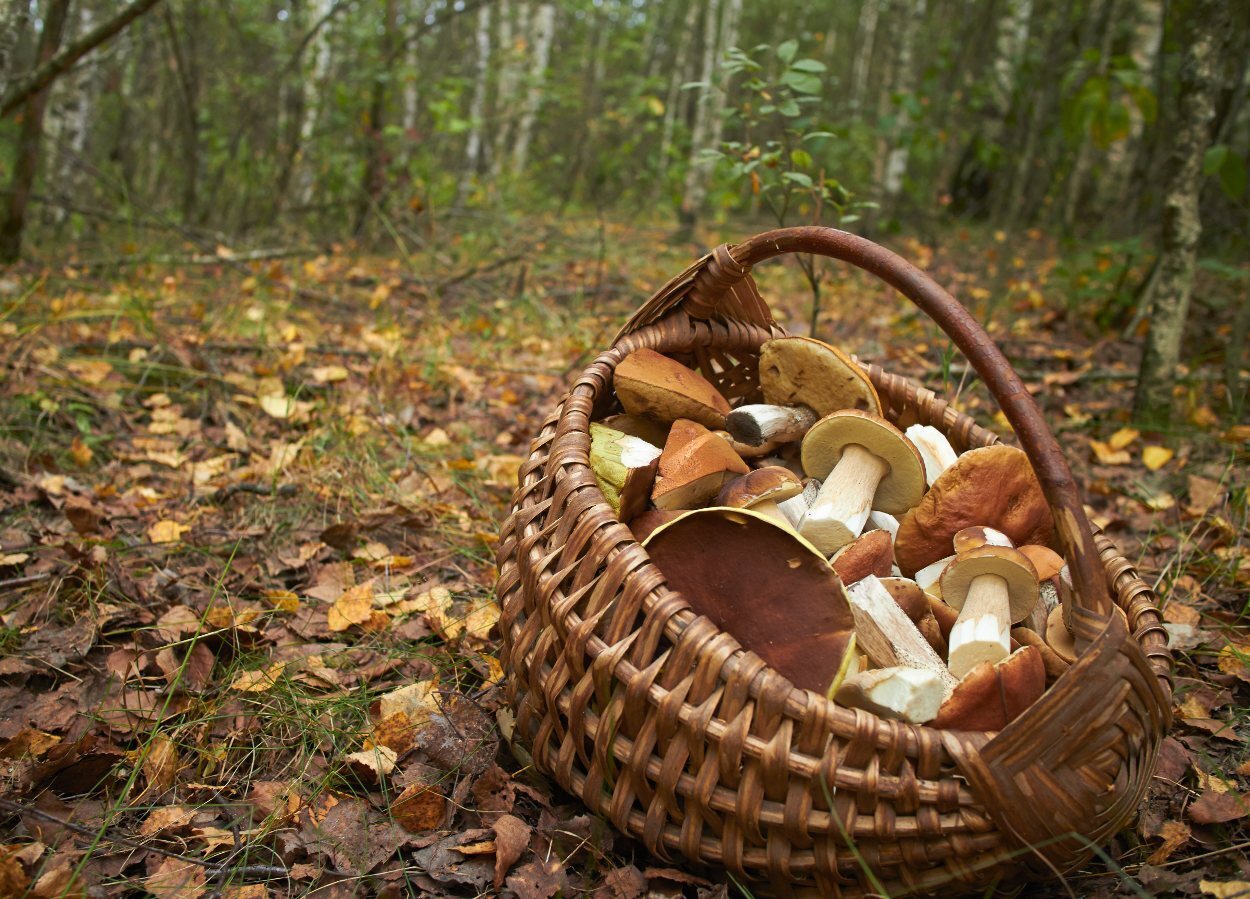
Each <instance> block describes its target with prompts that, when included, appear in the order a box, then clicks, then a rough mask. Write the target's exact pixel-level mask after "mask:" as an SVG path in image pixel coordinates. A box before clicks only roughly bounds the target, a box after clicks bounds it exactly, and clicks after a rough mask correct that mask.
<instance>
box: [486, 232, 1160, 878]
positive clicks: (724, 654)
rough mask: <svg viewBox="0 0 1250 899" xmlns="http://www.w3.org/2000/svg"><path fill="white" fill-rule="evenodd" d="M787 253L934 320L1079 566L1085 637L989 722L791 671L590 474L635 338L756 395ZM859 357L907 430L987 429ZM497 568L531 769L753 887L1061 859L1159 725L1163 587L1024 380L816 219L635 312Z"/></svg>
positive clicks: (1100, 839) (537, 468)
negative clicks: (888, 705) (1106, 512)
mask: <svg viewBox="0 0 1250 899" xmlns="http://www.w3.org/2000/svg"><path fill="white" fill-rule="evenodd" d="M790 252H804V253H819V254H822V255H826V256H830V257H833V258H836V259H840V260H844V261H846V262H849V263H851V264H853V265H856V266H858V267H860V268H862V269H865V270H866V271H868V272H871V273H873V274H874V275H876V276H877V277H879V278H881V279H882V280H884V281H885V282H887V283H889V284H890V285H892V286H893V287H895V288H896V289H897V290H899V291H900V292H902V293H903V294H904V295H906V296H907V297H908V298H909V299H911V300H912V301H913V302H914V303H915V304H916V305H917V306H918V307H919V308H920V309H921V310H923V311H924V312H925V313H927V314H928V315H929V316H930V317H932V318H933V319H934V320H935V321H936V322H937V323H938V324H939V325H940V326H941V327H942V328H943V330H945V331H946V333H947V334H948V335H950V337H951V338H952V339H953V340H954V342H955V343H956V344H957V345H958V346H959V347H960V349H961V350H962V351H963V352H964V354H965V355H966V356H967V358H968V360H969V361H970V363H971V364H972V366H973V367H974V368H975V369H976V371H977V372H978V373H979V374H980V376H981V378H982V379H983V380H984V381H985V383H986V385H987V386H988V387H989V389H990V390H991V392H992V393H993V394H994V396H995V398H996V399H997V401H998V403H999V405H1000V407H1001V408H1002V410H1003V412H1004V413H1005V414H1006V416H1007V419H1008V421H1010V422H1011V425H1012V427H1013V429H1014V430H1015V433H1016V435H1017V437H1018V439H1019V442H1020V444H1021V446H1022V447H1023V448H1024V449H1025V450H1026V452H1027V453H1028V454H1029V457H1030V459H1031V461H1032V463H1033V467H1034V470H1035V471H1036V473H1037V476H1038V479H1039V480H1040V482H1041V484H1042V487H1043V490H1044V492H1045V494H1046V496H1047V499H1048V501H1049V503H1050V506H1051V510H1052V512H1053V513H1054V517H1055V523H1056V532H1057V536H1058V540H1059V543H1060V544H1061V547H1062V549H1063V552H1064V555H1065V556H1066V558H1067V560H1068V564H1069V567H1070V569H1071V572H1072V576H1073V581H1074V584H1075V596H1076V599H1075V601H1074V604H1073V608H1072V609H1071V610H1070V611H1071V619H1072V623H1073V630H1074V632H1075V633H1076V635H1077V639H1078V645H1080V646H1081V647H1083V650H1082V653H1081V657H1080V658H1079V659H1078V661H1077V662H1076V664H1074V665H1073V666H1072V667H1071V668H1070V669H1069V671H1068V672H1067V673H1066V674H1064V675H1063V676H1062V677H1061V678H1060V679H1059V680H1058V681H1057V682H1056V683H1055V684H1054V686H1053V687H1052V688H1051V689H1050V690H1049V691H1048V692H1047V693H1046V695H1045V696H1043V697H1042V699H1041V700H1039V701H1038V702H1037V703H1036V704H1034V705H1033V706H1032V707H1031V708H1030V709H1029V710H1028V711H1027V712H1026V713H1025V714H1024V715H1022V716H1021V717H1020V718H1018V719H1017V720H1016V721H1014V722H1013V723H1012V724H1011V725H1009V726H1008V727H1007V728H1006V729H1005V730H1003V731H1001V732H999V733H974V732H962V731H961V732H955V731H939V730H934V729H932V728H927V727H919V726H912V725H907V724H901V723H898V722H895V721H887V720H883V719H881V718H878V717H876V716H874V715H871V714H869V713H866V712H863V711H859V710H854V709H845V708H839V707H837V706H835V705H833V704H832V703H830V702H828V701H827V700H826V699H825V698H824V697H822V696H818V695H816V694H814V693H811V692H808V691H805V690H800V689H797V688H795V687H794V686H793V685H792V684H791V683H790V682H789V681H788V680H786V679H785V678H784V677H782V676H781V675H779V674H777V673H776V672H775V671H773V670H771V669H770V668H768V667H767V666H766V665H765V664H764V662H763V661H762V660H761V659H760V658H759V657H758V656H756V655H754V654H753V653H751V652H748V651H745V650H743V649H742V648H741V647H740V646H739V645H738V643H737V642H736V641H735V640H734V638H733V637H732V636H730V635H729V634H727V633H724V632H722V631H718V630H717V629H716V628H715V627H714V626H713V625H712V624H711V623H710V622H709V621H708V620H707V619H706V618H703V617H701V616H697V615H695V614H694V613H693V612H692V611H691V610H690V608H689V606H688V605H687V604H686V602H685V601H684V600H683V599H682V597H681V595H680V594H678V593H675V592H673V591H671V590H669V589H667V588H666V586H665V581H664V576H663V575H662V574H661V573H660V571H659V570H658V569H657V568H656V567H655V566H654V565H652V564H651V562H650V559H649V557H648V555H647V552H646V550H644V549H643V548H642V547H641V546H640V545H639V544H638V543H637V542H636V541H635V540H634V539H633V537H632V535H631V534H630V531H629V529H628V528H627V527H625V526H624V525H622V524H621V523H620V522H619V521H618V520H617V519H616V517H615V515H614V514H613V512H612V509H611V508H610V507H609V506H608V504H607V502H606V501H605V500H604V497H603V495H602V494H601V493H600V491H599V489H598V487H597V486H596V484H595V479H594V476H593V474H592V473H591V470H590V465H589V452H590V435H589V430H588V426H589V423H590V422H591V420H593V419H596V418H598V417H600V416H602V415H604V414H606V413H608V412H609V411H610V410H612V408H613V404H614V399H613V395H612V389H611V384H612V373H613V370H614V368H615V366H616V364H617V363H618V362H620V360H621V359H622V358H623V357H624V356H626V355H627V354H628V353H630V352H631V351H633V350H635V349H637V348H639V347H651V348H653V349H656V350H658V351H661V352H664V353H667V354H670V355H673V356H675V357H677V358H682V359H684V360H686V361H688V362H691V363H692V364H695V365H697V366H698V368H699V369H700V370H701V371H702V373H703V374H704V375H705V376H706V377H708V378H709V379H710V380H712V381H713V383H715V384H716V385H717V386H718V388H719V389H720V390H721V392H722V393H723V394H724V395H725V397H726V398H728V399H729V400H730V402H731V404H738V403H742V402H747V401H750V400H752V399H753V397H754V396H756V395H757V385H756V377H757V370H756V365H757V352H758V349H759V346H760V344H761V343H763V342H764V341H765V340H767V339H769V338H771V337H775V336H780V335H782V334H783V333H784V332H783V331H782V330H781V329H780V328H779V327H778V326H777V325H776V323H775V322H774V321H773V320H772V318H771V316H770V314H769V312H768V309H767V307H766V306H765V304H764V302H763V300H762V299H761V297H760V295H759V293H758V291H757V290H756V287H755V284H754V282H753V281H752V279H751V277H750V275H749V271H750V269H751V266H752V265H754V264H756V263H759V262H761V261H763V260H765V259H768V258H770V257H772V256H777V255H780V254H783V253H790ZM868 373H869V376H870V377H871V378H872V381H873V383H874V384H875V385H876V386H877V389H878V391H879V393H880V395H881V398H882V403H883V405H884V406H885V407H886V410H887V412H886V414H887V415H888V416H889V417H890V418H891V419H892V420H893V421H894V422H895V423H897V424H899V425H900V426H905V425H907V424H911V423H914V422H920V423H923V424H930V425H934V426H936V427H938V428H940V429H941V430H943V431H944V432H945V433H946V434H947V435H948V436H949V437H950V439H951V442H952V443H953V444H954V445H955V447H956V449H957V450H963V449H966V448H969V447H974V446H983V445H986V444H990V443H995V442H997V439H998V438H996V437H995V436H994V435H993V434H992V433H990V432H989V431H986V430H984V429H983V428H980V427H978V426H977V425H976V424H975V423H974V422H973V421H972V419H970V418H968V417H967V416H966V415H963V414H961V413H959V412H956V411H955V410H954V409H952V408H951V407H950V406H949V405H948V404H947V403H946V402H944V401H943V400H941V399H939V398H938V397H937V396H936V395H934V394H933V393H931V392H930V391H927V390H924V389H922V388H920V387H918V386H916V385H915V384H913V383H911V382H910V381H907V380H905V379H903V378H901V377H898V376H896V375H892V374H888V373H886V372H883V371H882V370H881V369H880V368H878V367H876V366H869V367H868ZM499 571H500V575H499V596H500V600H501V603H502V605H503V619H502V626H503V633H504V656H503V663H504V668H505V671H506V672H507V674H508V692H509V696H510V698H511V701H512V703H513V706H514V708H515V709H516V714H517V718H516V732H515V733H516V738H517V739H519V740H521V741H522V742H523V743H524V744H526V745H527V746H528V747H529V749H530V751H531V752H532V755H533V758H534V762H535V764H536V765H537V766H538V768H539V769H541V770H542V771H544V772H546V773H547V774H549V775H550V776H552V777H553V778H554V779H555V780H556V781H558V782H559V783H560V784H561V785H562V786H563V787H564V788H565V789H567V790H569V791H570V792H571V793H573V794H574V795H576V796H578V797H580V798H581V799H582V801H584V802H585V804H586V805H587V806H589V807H590V808H591V809H592V810H593V811H594V812H596V813H598V814H600V815H603V816H604V817H606V818H608V819H609V820H611V821H612V822H613V823H614V824H615V826H616V827H618V828H619V829H620V830H622V831H624V832H626V833H628V834H630V835H631V836H634V837H636V838H638V839H640V840H641V841H642V842H643V843H644V844H645V845H646V847H647V848H648V849H649V850H650V851H651V852H652V853H654V854H655V855H657V856H659V857H661V858H663V859H667V860H673V859H676V858H678V857H680V856H684V857H685V858H686V859H687V860H689V861H690V862H694V863H699V864H705V865H711V866H719V867H722V868H724V869H726V870H727V871H728V872H729V873H730V874H731V875H732V876H733V877H735V878H736V879H738V880H739V881H741V882H743V883H744V884H748V885H749V886H750V888H751V889H752V890H753V891H756V892H759V891H761V890H762V891H764V892H773V893H779V894H793V893H804V892H808V891H812V890H816V891H819V892H820V893H821V894H822V895H831V896H859V895H863V894H865V893H877V894H880V893H886V894H890V895H899V894H902V893H908V892H917V891H934V890H939V889H942V890H944V891H949V890H951V889H952V888H954V887H956V886H958V885H963V886H965V887H969V888H975V887H984V886H986V885H988V884H991V883H994V882H995V881H998V880H1000V879H1003V878H1016V877H1028V878H1034V879H1040V878H1047V877H1054V876H1057V875H1059V874H1062V873H1064V872H1067V871H1071V870H1073V869H1074V868H1076V867H1077V866H1079V865H1080V864H1081V863H1082V862H1084V861H1086V860H1087V859H1088V858H1089V856H1090V854H1091V853H1092V851H1093V849H1094V847H1096V846H1098V845H1100V844H1103V843H1105V842H1106V841H1107V840H1108V839H1109V838H1110V837H1111V836H1112V835H1113V834H1114V833H1115V832H1116V831H1117V830H1118V829H1119V828H1120V827H1122V826H1123V825H1124V824H1125V822H1126V821H1127V820H1128V819H1129V818H1130V817H1131V816H1132V815H1133V813H1134V811H1135V810H1136V808H1137V806H1138V805H1139V803H1140V802H1141V800H1142V797H1143V795H1144V794H1145V791H1146V787H1147V785H1148V784H1149V782H1150V779H1151V776H1152V773H1153V771H1154V767H1155V762H1156V758H1157V754H1158V749H1159V744H1160V742H1161V740H1162V738H1163V735H1164V733H1165V732H1166V730H1167V728H1168V726H1169V724H1170V717H1171V702H1170V698H1171V681H1170V668H1171V657H1170V655H1169V653H1168V649H1167V638H1166V634H1165V632H1164V630H1163V627H1162V624H1161V620H1160V616H1159V613H1158V611H1157V610H1156V603H1155V598H1154V596H1153V595H1152V593H1151V591H1150V588H1149V587H1147V585H1146V584H1145V583H1144V582H1143V581H1142V580H1141V579H1140V578H1138V577H1137V574H1136V572H1135V571H1134V570H1133V568H1132V566H1131V565H1130V564H1129V563H1128V562H1127V561H1126V560H1125V559H1124V557H1123V556H1121V555H1120V554H1119V553H1118V552H1117V550H1116V548H1115V546H1114V545H1113V544H1112V543H1111V541H1110V540H1108V539H1107V538H1106V537H1105V536H1103V535H1101V534H1097V533H1094V532H1092V531H1091V528H1090V525H1089V523H1088V521H1087V519H1086V516H1085V513H1084V510H1083V507H1082V505H1081V501H1080V497H1079V493H1078V491H1077V489H1076V486H1075V484H1074V483H1073V482H1072V478H1071V474H1070V472H1069V470H1068V467H1067V464H1066V462H1065V461H1064V459H1063V455H1062V453H1061V451H1060V449H1059V447H1058V445H1057V444H1056V442H1055V439H1054V437H1053V436H1052V435H1051V433H1050V431H1049V430H1048V429H1047V427H1046V425H1045V422H1044V420H1043V418H1042V416H1041V413H1040V411H1039V410H1038V408H1037V406H1036V405H1035V404H1034V402H1033V400H1032V398H1031V397H1030V396H1029V393H1028V391H1027V390H1026V389H1025V387H1024V385H1023V383H1022V382H1021V381H1020V379H1019V377H1018V376H1017V375H1016V374H1015V372H1014V371H1013V370H1012V369H1011V367H1010V365H1009V364H1008V362H1007V360H1006V359H1005V358H1004V357H1003V356H1002V354H1001V353H1000V352H999V350H998V348H997V347H996V346H995V345H994V344H993V343H992V342H991V340H990V339H989V337H988V336H987V335H986V333H985V332H984V331H983V330H982V329H981V328H980V326H979V325H977V323H976V322H975V321H974V320H973V319H972V317H971V316H970V315H969V314H968V313H967V311H966V310H964V309H963V307H962V306H960V305H959V304H958V303H957V302H956V301H955V300H954V299H953V298H952V297H951V296H950V295H949V294H947V293H946V292H945V291H944V290H942V288H940V287H939V286H938V285H937V284H936V283H935V282H934V281H932V280H931V279H930V278H929V277H928V276H926V275H925V274H923V273H922V272H921V271H920V270H919V269H917V268H915V267H914V266H912V265H910V264H908V263H907V262H905V261H904V260H902V259H901V258H899V257H898V256H896V255H894V254H893V253H890V252H889V251H887V250H885V249H883V248H881V247H879V246H877V245H875V244H873V243H871V242H869V241H866V240H864V239H862V238H858V237H855V236H854V235H851V234H847V233H844V232H840V231H835V230H832V229H829V228H815V227H811V228H791V229H784V230H780V231H773V232H769V233H767V234H761V235H759V236H757V237H755V238H752V239H751V240H749V241H747V242H745V243H742V244H739V245H736V246H722V247H719V248H717V249H716V250H715V251H714V252H713V253H712V254H710V255H709V256H707V257H705V258H703V259H701V260H700V261H699V262H698V263H696V264H695V265H694V266H692V267H691V268H690V269H688V270H687V271H685V272H684V273H682V274H681V275H679V276H678V277H677V278H675V279H673V280H672V281H670V282H669V283H668V284H666V285H665V286H664V287H663V288H662V289H661V290H660V291H659V292H658V293H657V294H656V295H655V296H654V297H652V298H651V300H650V301H648V302H647V303H646V304H645V305H644V306H643V307H642V309H640V310H639V312H638V313H637V314H636V315H635V316H634V317H633V318H632V319H631V320H630V322H629V323H628V324H627V325H626V327H625V328H624V330H622V332H621V333H620V334H619V335H618V336H617V338H616V342H615V343H614V344H613V346H612V348H611V349H609V350H608V351H607V352H605V353H603V354H602V355H601V356H599V357H598V358H597V359H596V360H595V362H594V363H593V364H592V365H590V367H589V368H587V369H586V370H585V371H584V372H583V373H582V375H581V377H580V378H579V379H578V381H577V383H576V384H575V385H574V386H573V388H572V389H571V390H570V392H569V393H568V395H567V396H566V397H565V399H564V400H563V402H562V403H561V404H560V405H559V406H558V407H557V409H556V410H555V412H554V413H553V414H552V416H551V417H550V418H549V419H548V420H547V421H546V423H545V424H544V425H543V427H542V429H541V431H540V432H539V434H538V436H537V438H536V439H535V440H534V443H533V447H532V450H531V454H530V457H529V459H528V460H527V462H526V463H525V464H524V465H522V467H521V472H520V485H519V487H518V489H517V492H516V494H515V496H514V499H513V506H512V510H511V514H510V515H509V517H508V520H507V522H506V523H505V525H504V528H503V533H502V537H501V540H500V545H499ZM1112 596H1114V599H1112ZM1113 601H1114V602H1115V603H1116V604H1117V605H1119V606H1120V608H1122V609H1123V610H1124V611H1125V613H1127V622H1128V624H1127V627H1126V625H1125V623H1124V619H1122V618H1121V617H1120V616H1118V615H1111V614H1110V613H1111V603H1112V602H1113Z"/></svg>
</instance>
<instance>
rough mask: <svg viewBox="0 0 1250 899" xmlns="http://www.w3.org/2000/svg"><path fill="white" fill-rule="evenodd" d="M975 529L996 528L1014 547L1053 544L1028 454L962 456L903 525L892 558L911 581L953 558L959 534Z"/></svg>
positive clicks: (1007, 449) (991, 450)
mask: <svg viewBox="0 0 1250 899" xmlns="http://www.w3.org/2000/svg"><path fill="white" fill-rule="evenodd" d="M972 525H985V526H988V527H992V528H997V529H998V530H1000V531H1002V532H1003V533H1004V534H1006V535H1007V536H1008V537H1010V538H1011V539H1012V541H1013V542H1014V543H1015V544H1016V546H1023V545H1024V544H1027V543H1038V544H1042V545H1045V544H1048V543H1049V542H1050V539H1051V535H1052V533H1053V532H1054V521H1053V520H1052V519H1051V515H1050V507H1049V506H1047V504H1046V497H1045V496H1044V495H1043V494H1042V488H1041V486H1040V485H1039V484H1038V482H1037V476H1036V475H1035V474H1034V473H1033V466H1032V465H1031V464H1030V463H1029V457H1028V456H1027V455H1026V454H1025V452H1024V450H1021V449H1017V448H1016V447H1014V446H1004V445H1001V444H1000V445H997V446H986V447H981V448H980V449H973V450H968V452H966V453H964V454H963V455H962V456H960V457H959V461H958V462H956V463H955V464H954V465H952V466H951V467H950V468H948V469H946V471H944V472H942V475H941V477H939V478H938V479H937V480H936V481H935V482H934V483H933V486H932V487H930V488H929V492H928V493H926V494H925V495H924V498H923V499H922V500H920V502H919V503H918V504H917V505H916V507H915V508H913V509H912V510H911V511H909V512H908V513H907V514H906V515H904V516H903V517H902V518H901V519H900V520H899V525H898V534H897V536H896V537H895V539H894V559H895V561H896V562H897V563H898V567H899V568H900V569H901V570H902V572H903V574H905V575H907V576H908V577H911V576H912V575H914V574H915V573H916V572H917V571H919V570H920V569H921V568H924V567H925V566H926V565H929V564H930V563H932V562H936V561H937V560H938V559H941V558H944V557H945V556H948V555H950V551H951V545H952V541H953V539H954V537H955V533H956V532H957V531H960V530H963V529H964V528H966V527H970V526H972Z"/></svg>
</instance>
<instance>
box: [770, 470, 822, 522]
mask: <svg viewBox="0 0 1250 899" xmlns="http://www.w3.org/2000/svg"><path fill="white" fill-rule="evenodd" d="M818 493H820V481H818V480H816V479H815V478H808V480H807V483H806V484H804V485H803V492H802V493H800V494H799V495H798V496H792V497H790V498H789V499H783V500H782V501H781V502H779V503H777V508H779V509H780V510H781V514H782V515H784V516H786V518H787V519H788V520H789V522H790V525H791V527H793V528H794V530H795V531H798V530H799V528H801V527H802V526H803V519H804V518H806V517H807V510H808V508H809V507H810V506H811V504H812V503H813V502H815V501H816V494H818Z"/></svg>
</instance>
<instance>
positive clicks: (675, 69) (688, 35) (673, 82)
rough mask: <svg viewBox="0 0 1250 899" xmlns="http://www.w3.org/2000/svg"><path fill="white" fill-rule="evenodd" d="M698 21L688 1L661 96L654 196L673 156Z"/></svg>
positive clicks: (695, 6)
mask: <svg viewBox="0 0 1250 899" xmlns="http://www.w3.org/2000/svg"><path fill="white" fill-rule="evenodd" d="M698 22H699V4H698V3H697V2H696V0H690V4H689V6H687V7H686V17H685V19H684V21H683V22H682V29H681V33H682V41H681V43H680V44H678V45H677V49H676V50H675V51H674V59H673V62H672V65H671V66H670V68H669V79H668V94H667V95H666V96H665V99H664V123H663V124H662V125H661V126H660V160H659V173H660V174H659V177H658V178H657V179H656V183H655V190H654V192H653V195H656V196H658V195H659V192H660V190H661V189H663V186H664V178H665V176H666V175H667V174H668V167H669V164H670V163H671V162H672V160H671V159H670V157H671V156H672V155H673V131H674V129H675V128H676V126H677V115H678V110H679V109H680V108H681V105H682V103H681V100H682V96H681V86H682V83H683V81H684V80H685V78H684V75H685V73H686V71H687V70H688V68H689V65H690V59H689V57H690V49H691V47H692V46H693V45H694V29H695V25H697V24H698Z"/></svg>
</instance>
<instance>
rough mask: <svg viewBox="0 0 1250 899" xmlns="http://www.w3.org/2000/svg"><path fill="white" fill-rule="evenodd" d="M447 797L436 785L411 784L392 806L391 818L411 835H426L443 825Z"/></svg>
mask: <svg viewBox="0 0 1250 899" xmlns="http://www.w3.org/2000/svg"><path fill="white" fill-rule="evenodd" d="M446 813H447V797H445V796H444V795H443V793H442V791H441V790H439V788H438V786H437V785H435V784H409V785H408V786H407V787H405V788H404V791H403V792H402V793H400V794H399V797H398V798H397V799H396V800H395V801H394V802H393V803H392V804H391V817H392V818H393V819H394V820H395V823H396V824H398V825H399V826H400V827H402V828H403V829H404V830H406V831H408V832H409V833H424V832H426V831H429V830H434V829H435V828H436V827H438V826H440V825H441V824H442V823H443V817H444V815H446Z"/></svg>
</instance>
